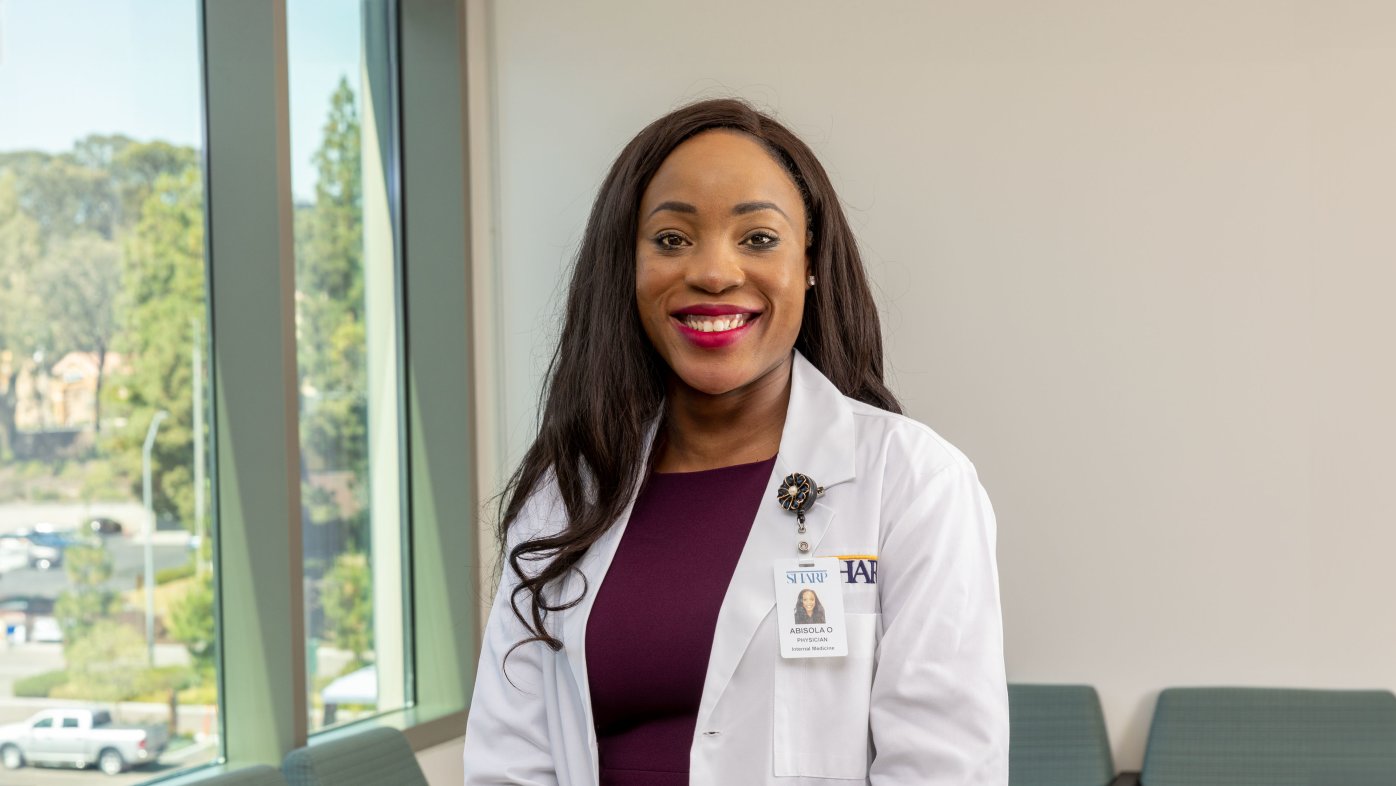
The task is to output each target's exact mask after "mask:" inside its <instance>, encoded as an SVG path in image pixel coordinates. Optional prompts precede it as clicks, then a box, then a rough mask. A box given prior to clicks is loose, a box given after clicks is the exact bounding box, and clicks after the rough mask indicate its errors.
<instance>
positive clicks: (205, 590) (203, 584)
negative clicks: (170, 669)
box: [165, 571, 217, 674]
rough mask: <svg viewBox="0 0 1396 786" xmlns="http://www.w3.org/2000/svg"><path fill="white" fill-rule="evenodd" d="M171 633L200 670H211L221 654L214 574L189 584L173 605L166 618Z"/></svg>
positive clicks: (206, 574)
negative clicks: (216, 638)
mask: <svg viewBox="0 0 1396 786" xmlns="http://www.w3.org/2000/svg"><path fill="white" fill-rule="evenodd" d="M165 623H166V625H167V626H168V627H169V631H170V635H171V636H173V637H174V638H175V639H176V640H177V641H179V642H180V643H182V644H183V645H184V646H185V647H187V648H188V649H189V655H190V656H191V657H193V659H194V665H195V667H196V670H197V671H198V673H200V674H205V673H211V672H212V670H213V665H214V661H215V659H216V657H217V642H216V641H214V636H213V630H214V629H213V573H212V572H211V571H206V572H205V573H204V575H203V577H201V578H198V579H195V580H194V581H193V582H191V583H190V584H189V590H188V592H186V593H185V595H184V596H183V597H181V598H180V599H179V600H177V601H175V602H174V603H173V604H172V605H171V607H170V616H169V618H168V619H167V620H166V621H165Z"/></svg>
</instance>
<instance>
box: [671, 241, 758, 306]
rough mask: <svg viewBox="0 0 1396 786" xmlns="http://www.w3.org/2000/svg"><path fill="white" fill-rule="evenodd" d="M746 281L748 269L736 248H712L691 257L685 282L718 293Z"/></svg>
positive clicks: (699, 288) (685, 273)
mask: <svg viewBox="0 0 1396 786" xmlns="http://www.w3.org/2000/svg"><path fill="white" fill-rule="evenodd" d="M745 282H746V271H745V270H743V269H742V265H741V261H740V260H739V259H738V258H737V255H736V253H735V251H734V250H730V249H725V248H722V247H718V248H712V249H709V250H706V251H702V252H700V253H697V254H694V255H692V256H691V257H689V262H688V269H687V270H686V271H684V283H686V284H688V285H689V286H691V287H693V288H694V289H697V290H699V291H702V292H707V293H709V294H713V295H718V294H721V293H723V292H726V291H728V290H731V289H736V288H737V287H740V286H741V285H742V284H743V283H745Z"/></svg>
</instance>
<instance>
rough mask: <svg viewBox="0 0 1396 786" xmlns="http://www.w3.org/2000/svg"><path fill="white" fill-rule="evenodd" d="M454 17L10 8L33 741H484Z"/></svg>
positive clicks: (3, 555)
mask: <svg viewBox="0 0 1396 786" xmlns="http://www.w3.org/2000/svg"><path fill="white" fill-rule="evenodd" d="M456 6H457V4H455V3H450V2H440V1H439V0H430V1H429V2H428V1H424V0H401V7H400V8H399V4H398V3H397V2H393V1H392V0H284V2H283V0H247V1H246V2H237V3H224V2H212V0H203V1H202V2H200V0H142V1H141V2H139V3H120V4H112V3H107V2H100V1H99V0H0V118H3V121H0V624H2V625H3V629H2V630H3V634H4V635H3V637H0V674H4V675H6V679H5V680H0V723H9V722H12V721H13V722H24V721H26V720H28V719H30V718H33V717H35V716H36V715H38V714H40V713H46V714H44V715H43V716H42V717H43V721H42V724H39V723H33V724H31V725H33V726H34V727H35V728H44V729H53V727H54V726H55V725H59V726H61V727H63V728H69V725H68V724H69V722H70V721H73V720H74V719H76V722H77V723H78V724H79V729H80V730H81V728H82V727H84V726H85V725H86V723H87V720H86V717H87V716H86V713H85V712H77V713H65V714H62V715H61V718H62V719H61V720H55V719H56V718H59V717H60V715H57V714H53V713H51V712H50V711H49V710H48V706H49V705H47V704H46V703H47V702H50V701H51V702H54V705H52V706H61V705H58V704H57V702H59V701H66V700H77V701H81V702H82V703H83V704H84V705H90V706H92V707H93V708H94V711H93V713H92V716H91V717H92V723H93V725H94V726H101V725H104V724H112V723H113V722H114V723H115V724H137V725H143V726H156V727H163V729H164V731H167V732H168V733H169V734H170V742H169V744H168V746H167V747H165V748H164V749H163V750H157V751H156V755H154V756H153V757H152V759H153V760H152V761H150V762H147V763H142V764H140V766H139V767H137V768H136V769H134V770H131V771H128V772H125V773H123V774H122V775H121V776H119V777H118V778H115V779H111V780H110V782H112V783H130V784H134V783H144V782H147V781H151V780H156V779H164V778H166V777H175V778H176V780H177V781H178V782H179V783H181V784H185V783H194V782H197V781H198V779H200V778H202V777H204V775H205V774H206V770H205V771H199V765H203V764H210V763H213V764H216V763H218V762H220V761H226V762H228V763H229V764H230V765H232V766H240V765H243V764H248V763H253V762H263V763H276V762H279V761H280V760H281V757H283V756H284V755H285V754H286V753H287V752H289V749H290V748H293V747H298V746H301V745H306V744H313V740H312V739H311V738H310V732H312V731H315V730H318V729H320V728H323V727H327V726H330V725H345V724H348V723H349V722H352V721H356V720H365V721H367V722H369V723H382V724H390V725H395V726H398V727H400V728H403V729H404V730H405V731H407V732H408V736H409V740H411V741H412V743H413V744H414V745H416V746H426V745H430V744H434V743H437V742H443V741H445V740H448V739H451V738H454V737H457V736H459V735H460V734H461V733H462V731H463V729H464V713H463V710H464V705H465V701H466V697H467V696H468V694H469V690H470V683H471V680H470V670H471V668H472V667H473V665H474V661H475V646H474V638H475V633H474V631H475V628H476V624H477V622H478V618H477V616H476V615H477V613H478V609H477V603H478V595H477V592H476V587H475V576H474V571H473V569H472V568H471V567H470V566H471V565H472V562H473V560H474V553H473V550H474V540H475V530H474V527H473V526H472V525H471V513H470V512H471V511H473V510H474V509H475V506H476V501H475V498H474V487H473V483H472V482H471V477H472V466H473V463H472V454H471V439H470V426H469V423H470V421H469V418H468V417H466V416H465V415H464V414H463V413H468V412H469V411H470V409H471V406H472V405H471V402H470V392H469V379H470V374H469V363H470V356H469V354H468V351H466V349H464V348H463V339H464V338H467V337H468V336H469V335H470V309H469V303H468V302H467V299H466V297H467V293H468V291H469V288H468V267H467V266H466V265H465V264H464V260H466V258H467V249H466V245H465V241H466V238H467V235H466V233H465V232H463V231H462V228H461V226H462V225H461V223H460V217H462V216H464V215H466V212H467V211H466V209H465V207H466V205H465V198H464V195H465V189H466V185H465V178H464V175H465V172H464V158H463V152H464V151H463V146H462V139H463V138H464V128H463V124H462V123H461V119H462V111H461V110H462V105H461V100H462V96H463V91H462V82H461V80H462V75H461V73H460V71H459V63H460V62H461V46H462V42H461V41H460V38H459V31H460V24H459V20H458V18H457V17H456V15H457V14H458V13H460V12H461V9H459V8H457V7H456ZM399 13H400V14H401V16H402V20H401V27H399V24H400V20H399V18H398V16H399ZM399 31H401V32H399ZM399 34H400V35H401V36H402V38H403V46H402V49H403V52H404V54H403V57H402V63H401V66H399V63H398V58H397V54H396V53H397V51H398V44H397V40H398V36H399ZM408 50H410V52H411V53H410V54H408V53H407V51H408ZM283 55H284V56H285V58H286V59H285V60H282V59H281V58H282V56H283ZM399 68H402V69H409V68H410V69H413V71H412V73H413V76H412V77H411V78H412V80H413V85H414V95H415V98H414V99H413V100H414V101H415V106H417V107H418V109H417V110H416V111H415V112H414V113H408V112H407V111H406V107H407V106H408V105H409V104H407V103H405V102H406V98H405V97H404V98H403V99H402V101H404V104H403V106H404V109H403V110H402V111H401V112H400V111H399V109H398V103H399V100H400V99H399V96H398V80H399ZM402 78H403V79H406V78H407V77H406V76H404V77H402ZM282 87H286V88H288V89H289V93H290V97H291V102H290V103H291V108H290V109H289V110H288V108H287V102H286V101H285V99H284V96H283V95H282V94H281V92H280V90H281V88H282ZM201 93H203V94H202V95H201ZM408 114H412V116H414V117H416V118H418V119H417V120H416V121H411V120H408V119H407V116H408ZM399 129H401V133H402V135H403V139H404V140H406V139H408V138H413V139H414V140H415V141H414V142H413V145H414V147H413V149H414V151H415V153H414V156H415V158H413V159H412V160H413V161H414V162H415V167H416V169H415V170H409V169H407V168H405V163H403V158H402V156H401V155H400V154H399V151H400V149H401V148H402V147H403V146H404V145H403V144H400V143H399V140H398V136H399V133H400V132H399ZM287 148H289V150H290V152H291V158H292V162H291V169H292V173H291V183H290V185H291V189H290V193H291V197H292V198H291V199H290V200H289V201H284V200H283V198H282V197H283V195H284V194H285V193H286V191H285V190H283V185H284V182H285V181H284V176H285V173H286V169H285V167H284V152H285V151H286V149H287ZM408 171H416V172H417V173H418V174H417V175H416V176H414V179H415V182H409V178H408V174H407V173H408ZM408 201H411V202H412V203H413V204H415V205H417V207H416V208H415V210H416V211H418V214H417V215H419V218H418V219H417V220H415V221H414V220H413V219H412V216H413V215H414V213H413V212H412V211H410V210H407V211H405V210H404V209H403V208H402V206H403V205H405V204H407V202H408ZM433 211H436V212H439V213H440V215H437V214H436V213H434V212H433ZM443 216H444V217H453V218H449V219H448V220H443ZM408 227H413V228H412V230H411V232H410V233H409V232H408ZM409 241H410V242H412V243H414V244H415V247H416V248H417V249H418V251H417V252H416V257H415V258H413V259H412V260H408V259H407V258H406V256H405V254H404V248H405V247H406V244H407V243H408V242H409ZM414 288H415V291H417V292H418V293H419V294H418V295H417V298H418V301H419V302H420V303H421V306H420V307H419V308H418V310H417V311H416V312H415V313H414V312H413V311H411V310H410V309H408V308H407V303H406V298H407V293H408V291H409V290H413V289H414ZM408 327H410V328H411V331H415V333H416V335H417V338H416V339H415V340H414V342H413V346H412V347H410V348H409V347H408V346H407V344H406V342H405V340H404V337H405V336H406V335H407V334H408V333H409V330H408V329H407V328H408ZM409 349H410V350H411V351H410V352H409ZM413 352H419V353H420V357H421V358H422V360H421V362H420V363H417V364H415V365H414V363H413V355H412V353H413ZM409 382H410V384H409ZM409 393H410V395H409ZM409 435H410V439H409ZM147 478H148V479H149V483H147V482H146V479H147ZM409 511H410V515H409ZM409 535H410V537H409ZM409 548H410V550H411V554H409V553H408V551H409ZM409 600H410V603H409ZM10 675H14V676H16V677H17V679H15V680H13V681H12V682H11V681H10V680H9V676H10ZM12 696H18V697H25V701H23V702H20V701H7V700H9V699H11V698H12ZM157 747H158V746H157ZM0 758H6V760H8V761H11V762H15V760H14V759H13V758H12V757H0ZM0 763H3V762H0ZM134 763H135V762H123V763H122V764H123V766H126V765H129V764H134ZM104 764H107V765H110V764H111V762H105V763H104ZM128 769H129V768H128ZM91 777H93V776H92V775H91V774H87V773H64V772H55V771H47V772H41V771H38V770H36V769H34V768H31V767H27V766H26V767H22V768H20V769H18V770H16V771H14V772H9V771H7V772H5V774H4V775H3V776H0V781H3V782H4V783H5V784H17V785H18V786H24V784H29V783H50V784H59V783H70V782H71V783H77V782H78V781H81V782H83V783H87V782H88V780H89V779H90V778H91Z"/></svg>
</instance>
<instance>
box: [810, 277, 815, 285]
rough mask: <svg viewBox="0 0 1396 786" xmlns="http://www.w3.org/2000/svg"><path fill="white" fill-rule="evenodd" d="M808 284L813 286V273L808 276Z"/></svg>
mask: <svg viewBox="0 0 1396 786" xmlns="http://www.w3.org/2000/svg"><path fill="white" fill-rule="evenodd" d="M809 285H810V286H814V276H813V275H811V276H810V277H809Z"/></svg>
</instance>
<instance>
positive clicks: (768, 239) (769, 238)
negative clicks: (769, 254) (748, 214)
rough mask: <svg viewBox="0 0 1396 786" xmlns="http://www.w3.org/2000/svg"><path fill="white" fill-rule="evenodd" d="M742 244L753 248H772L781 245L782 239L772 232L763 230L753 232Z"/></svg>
mask: <svg viewBox="0 0 1396 786" xmlns="http://www.w3.org/2000/svg"><path fill="white" fill-rule="evenodd" d="M742 242H743V243H745V244H747V245H748V246H751V247H752V248H770V247H772V246H775V245H776V244H778V243H780V238H778V237H776V236H775V235H773V234H771V233H770V232H766V231H764V230H761V231H757V232H752V233H751V234H750V235H747V236H746V239H745V240H743V241H742Z"/></svg>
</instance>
